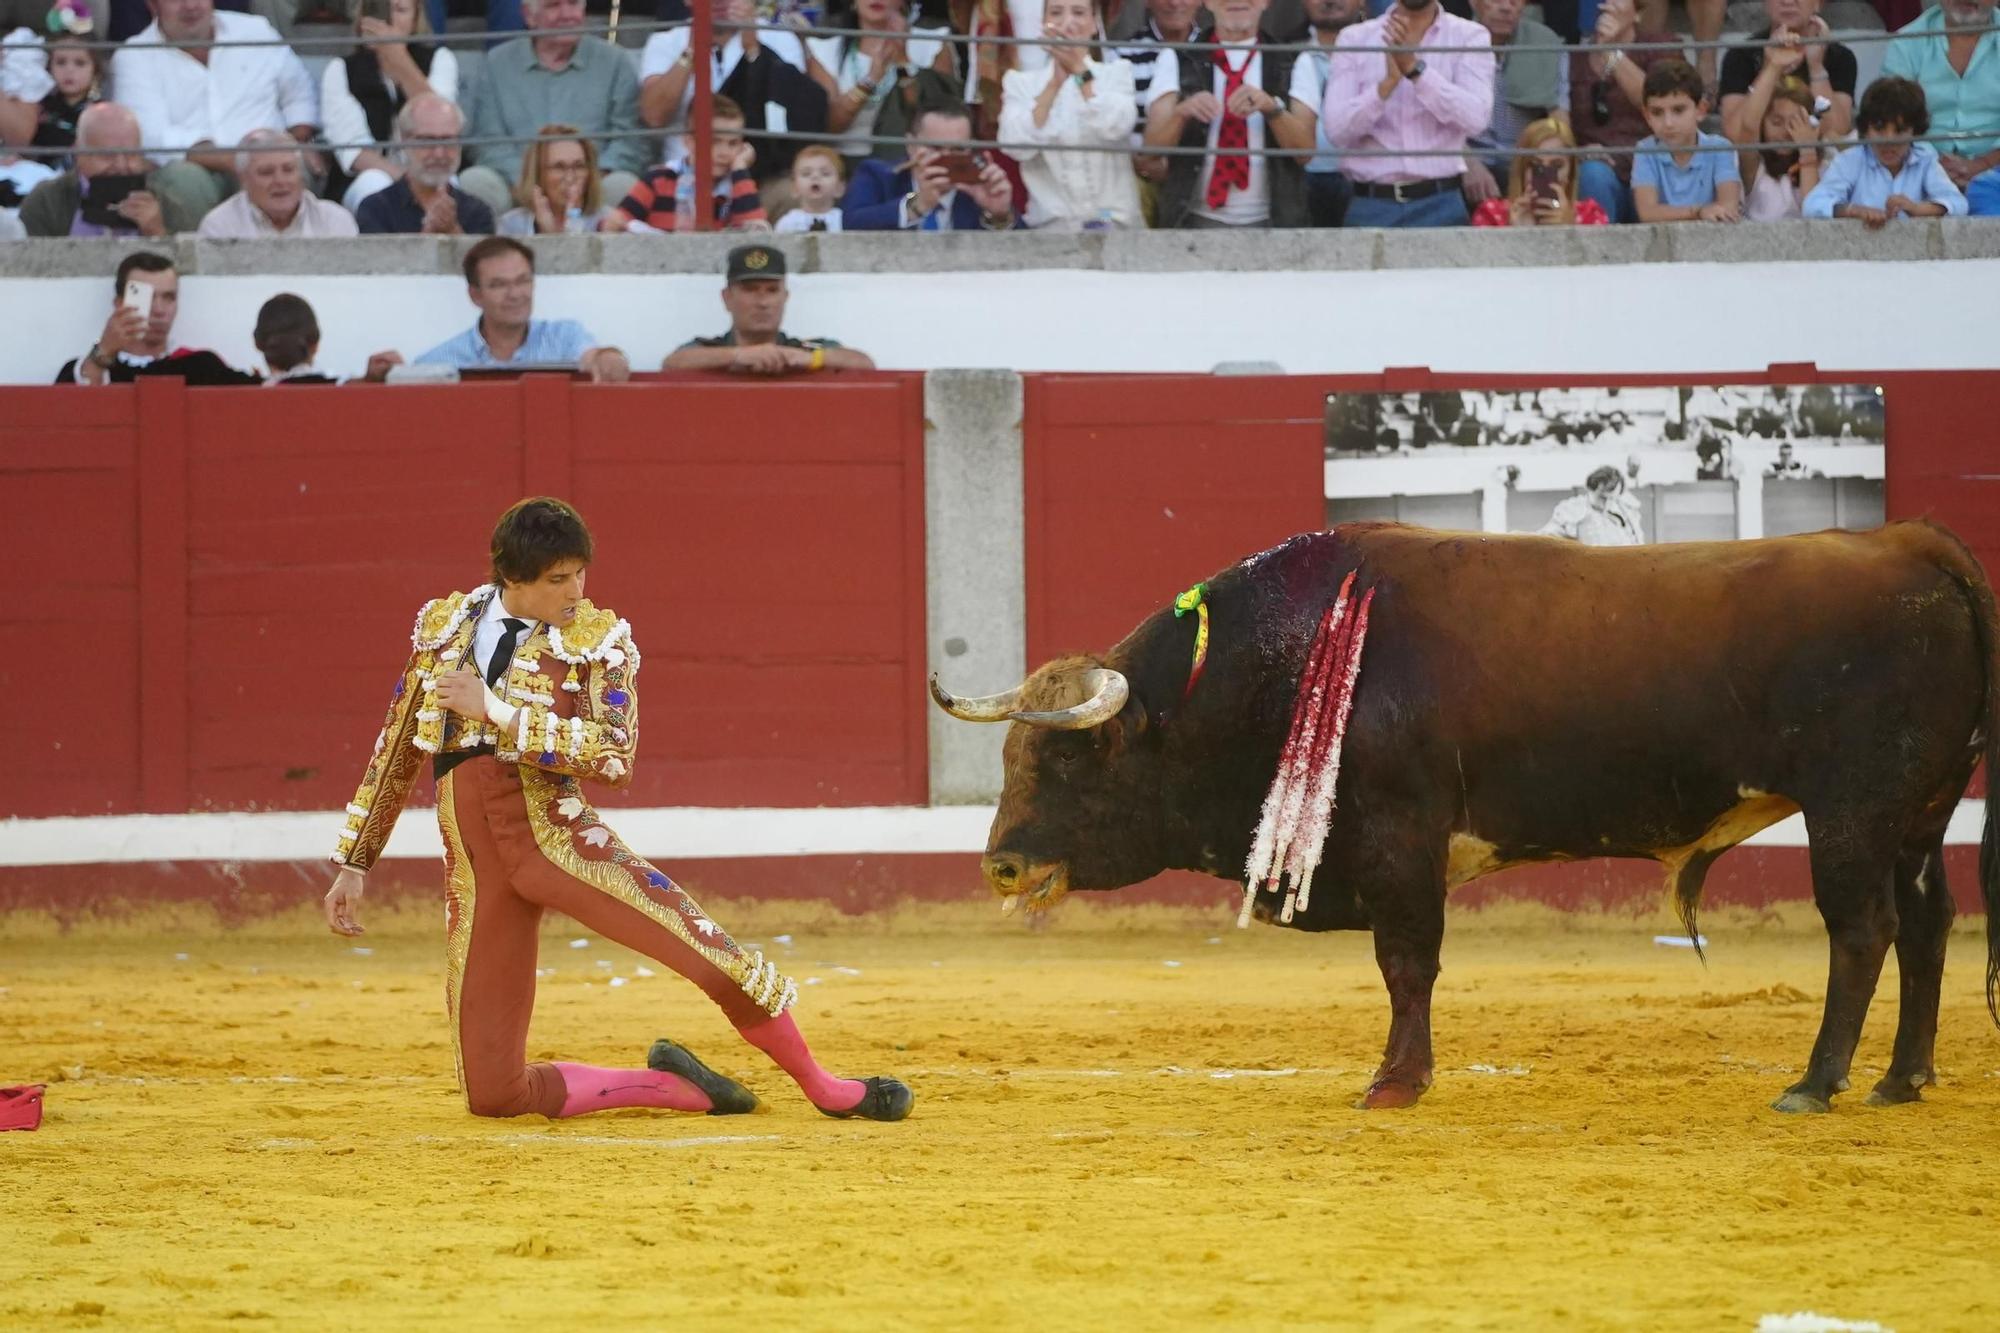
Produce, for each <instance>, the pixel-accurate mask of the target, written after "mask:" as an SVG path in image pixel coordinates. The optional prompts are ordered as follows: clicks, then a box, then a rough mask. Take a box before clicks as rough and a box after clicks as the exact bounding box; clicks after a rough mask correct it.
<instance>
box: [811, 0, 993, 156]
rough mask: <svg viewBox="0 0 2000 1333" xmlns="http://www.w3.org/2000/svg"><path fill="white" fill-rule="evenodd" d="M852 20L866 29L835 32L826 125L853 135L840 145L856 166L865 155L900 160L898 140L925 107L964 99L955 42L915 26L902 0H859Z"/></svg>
mask: <svg viewBox="0 0 2000 1333" xmlns="http://www.w3.org/2000/svg"><path fill="white" fill-rule="evenodd" d="M851 26H853V27H855V28H858V29H861V30H862V31H863V32H864V33H865V34H866V35H865V36H862V37H841V38H837V39H835V45H834V48H833V58H832V62H831V65H830V67H829V69H828V73H830V74H831V76H832V84H831V86H830V87H829V88H828V90H827V91H828V102H827V109H826V127H827V129H828V130H829V131H830V132H831V133H834V134H844V135H846V136H847V137H846V138H845V139H843V140H841V142H840V144H839V147H840V151H841V154H842V155H843V156H844V157H846V158H847V164H848V170H849V172H850V173H852V172H853V170H854V167H855V164H856V163H858V162H859V161H860V160H861V159H862V158H864V157H878V158H881V159H883V160H884V161H888V162H894V161H896V160H898V159H899V158H900V157H901V156H902V154H901V152H900V150H899V149H898V147H897V144H896V140H897V139H899V138H902V137H905V136H907V135H909V134H912V133H914V132H915V131H914V129H913V128H912V125H913V122H914V121H915V120H916V119H917V117H918V115H919V114H920V112H921V110H922V108H924V107H928V106H942V105H945V104H946V103H947V102H949V103H954V104H959V105H963V104H964V101H965V96H964V86H963V85H962V84H961V83H960V82H959V80H958V72H957V66H956V64H955V63H954V62H953V60H952V54H951V48H950V47H949V46H947V45H945V43H943V42H941V41H938V40H936V38H935V37H927V36H919V35H918V34H916V33H913V32H911V31H910V23H909V20H908V19H907V18H906V17H905V16H904V14H903V13H902V12H900V10H899V7H898V5H897V3H896V0H855V4H854V10H853V18H852V23H851ZM871 135H872V136H879V137H881V138H882V139H884V140H885V142H883V143H881V144H875V143H871V142H869V138H870V136H871ZM968 137H969V136H968Z"/></svg>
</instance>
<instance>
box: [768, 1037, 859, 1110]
mask: <svg viewBox="0 0 2000 1333" xmlns="http://www.w3.org/2000/svg"><path fill="white" fill-rule="evenodd" d="M737 1031H738V1032H740V1033H742V1034H743V1040H745V1041H747V1042H749V1043H750V1044H751V1045H752V1046H755V1047H756V1048H757V1049H758V1050H760V1051H762V1052H763V1053H764V1054H766V1055H768V1056H770V1057H771V1058H772V1059H773V1060H775V1061H777V1064H778V1068H780V1069H782V1070H784V1071H785V1072H786V1073H787V1074H790V1075H791V1076H792V1081H793V1082H794V1083H797V1084H798V1085H799V1089H800V1090H801V1091H802V1092H804V1093H805V1095H806V1096H807V1097H809V1098H811V1099H812V1104H813V1105H814V1106H818V1107H821V1108H823V1109H825V1110H828V1111H851V1110H853V1109H854V1107H855V1105H856V1104H857V1103H859V1102H860V1100H861V1098H862V1096H863V1094H865V1093H866V1092H867V1091H868V1087H867V1085H866V1084H864V1083H861V1082H860V1081H858V1080H856V1079H851V1078H835V1077H834V1076H833V1075H832V1074H829V1073H827V1072H826V1071H825V1070H824V1069H821V1068H820V1067H819V1062H818V1061H816V1060H814V1059H813V1056H812V1052H811V1051H809V1050H807V1049H806V1039H805V1035H804V1034H803V1033H801V1032H800V1031H799V1025H798V1024H797V1023H794V1022H793V1021H792V1016H791V1015H790V1014H788V1013H787V1014H780V1015H778V1017H776V1018H772V1019H767V1020H765V1021H764V1022H761V1023H753V1024H752V1025H750V1026H749V1027H745V1028H738V1029H737Z"/></svg>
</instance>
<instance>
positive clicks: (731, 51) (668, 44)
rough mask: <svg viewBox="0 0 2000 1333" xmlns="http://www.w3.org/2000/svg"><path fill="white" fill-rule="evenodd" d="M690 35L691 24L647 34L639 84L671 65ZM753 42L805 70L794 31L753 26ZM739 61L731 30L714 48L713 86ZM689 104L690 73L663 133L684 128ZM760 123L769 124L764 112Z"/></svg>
mask: <svg viewBox="0 0 2000 1333" xmlns="http://www.w3.org/2000/svg"><path fill="white" fill-rule="evenodd" d="M718 35H720V34H718ZM693 39H694V38H693V29H692V28H670V29H668V30H667V31H665V32H656V33H654V34H653V35H652V36H651V37H648V38H647V39H646V49H645V50H644V51H642V52H640V54H639V82H640V83H641V84H643V83H645V82H646V80H647V79H650V78H652V77H654V76H655V75H658V74H665V73H667V72H668V71H669V70H671V69H673V67H674V62H675V61H677V60H679V59H680V58H681V56H682V55H684V54H685V53H686V52H687V49H688V43H689V42H691V41H692V40H693ZM757 45H759V46H761V47H763V48H764V49H765V50H766V51H769V52H770V53H771V54H772V55H774V56H776V57H777V58H778V59H780V60H782V61H784V62H785V63H786V64H787V65H790V66H791V67H792V68H794V69H796V70H798V71H799V73H801V74H804V73H806V72H807V70H806V48H805V43H803V42H801V41H800V40H799V36H798V34H797V33H795V32H788V31H787V30H785V29H784V28H764V27H760V28H758V29H757ZM742 63H743V39H742V38H741V37H739V36H737V35H736V34H735V33H731V34H729V40H728V41H726V42H724V43H722V44H721V45H720V46H717V47H716V48H715V75H714V78H715V87H716V88H717V89H718V90H719V89H720V88H721V87H722V85H723V83H724V82H726V81H727V80H728V78H729V76H730V75H731V74H734V73H735V72H736V67H737V66H738V65H740V64H742ZM693 105H694V76H693V74H692V73H690V74H689V75H688V81H687V86H686V87H685V88H683V89H681V104H680V105H679V106H678V107H676V108H674V114H673V116H672V117H671V118H670V119H669V120H668V121H667V125H666V133H668V134H681V133H684V132H685V131H686V130H687V119H688V109H689V108H690V107H692V106H693ZM779 119H780V120H781V121H782V120H783V119H784V117H783V116H782V115H780V117H779ZM764 123H765V124H766V125H769V124H770V120H769V113H768V112H766V120H765V122H764ZM775 128H778V129H783V128H784V126H783V125H782V124H780V125H778V126H776V127H775Z"/></svg>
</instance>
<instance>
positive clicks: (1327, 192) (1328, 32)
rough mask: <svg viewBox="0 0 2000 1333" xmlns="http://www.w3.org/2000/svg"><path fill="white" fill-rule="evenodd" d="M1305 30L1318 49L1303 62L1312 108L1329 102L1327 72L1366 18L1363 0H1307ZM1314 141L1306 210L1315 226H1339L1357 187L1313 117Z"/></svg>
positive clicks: (1321, 122)
mask: <svg viewBox="0 0 2000 1333" xmlns="http://www.w3.org/2000/svg"><path fill="white" fill-rule="evenodd" d="M1305 14H1306V30H1307V31H1308V32H1310V33H1311V34H1312V40H1313V44H1314V45H1315V47H1316V48H1317V49H1316V50H1312V51H1308V52H1306V55H1305V59H1304V61H1303V62H1302V63H1304V64H1307V65H1310V66H1311V67H1312V71H1313V76H1314V77H1315V78H1316V79H1318V80H1319V90H1318V91H1317V92H1316V93H1315V94H1314V96H1313V98H1312V100H1311V101H1310V102H1309V103H1307V105H1309V106H1313V107H1318V106H1319V105H1320V104H1321V103H1322V102H1324V101H1325V100H1326V76H1327V70H1328V69H1329V67H1331V65H1332V64H1333V49H1334V47H1335V45H1337V44H1338V43H1339V41H1340V34H1341V32H1342V31H1344V30H1345V29H1347V28H1349V27H1352V26H1353V25H1354V24H1356V23H1359V22H1361V20H1362V19H1363V18H1364V17H1365V16H1366V15H1367V6H1366V4H1365V3H1364V2H1363V0H1305ZM1313 119H1314V122H1315V123H1314V125H1313V142H1314V144H1315V146H1316V147H1317V148H1318V149H1319V152H1318V153H1316V154H1315V155H1314V156H1313V158H1312V160H1311V161H1309V162H1307V163H1306V211H1307V213H1308V214H1309V215H1310V216H1311V218H1312V225H1313V226H1315V227H1338V226H1340V225H1341V224H1342V223H1343V222H1345V221H1346V220H1347V201H1348V200H1350V199H1352V198H1353V197H1354V188H1353V186H1352V185H1350V184H1349V183H1348V180H1347V177H1346V176H1344V175H1342V174H1341V171H1340V150H1339V149H1337V148H1335V147H1334V144H1333V140H1331V139H1329V138H1327V137H1326V120H1325V118H1324V117H1321V116H1314V118H1313Z"/></svg>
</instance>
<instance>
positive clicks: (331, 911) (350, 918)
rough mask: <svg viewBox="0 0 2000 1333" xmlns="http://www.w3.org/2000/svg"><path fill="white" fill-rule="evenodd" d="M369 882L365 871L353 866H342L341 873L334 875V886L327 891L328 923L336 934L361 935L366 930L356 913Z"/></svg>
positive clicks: (328, 926) (329, 927)
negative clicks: (363, 928)
mask: <svg viewBox="0 0 2000 1333" xmlns="http://www.w3.org/2000/svg"><path fill="white" fill-rule="evenodd" d="M366 883H367V877H366V875H365V874H364V872H362V871H359V870H356V869H355V868H354V867H353V866H342V867H341V868H340V873H339V874H338V875H335V876H334V877H333V887H332V888H330V889H328V890H327V891H326V903H325V906H326V924H327V928H328V929H330V930H332V931H333V933H334V934H336V935H360V934H363V933H364V932H363V931H362V928H361V921H360V919H359V918H358V917H356V916H355V913H356V912H357V911H358V910H359V909H360V907H361V890H362V887H363V886H364V885H365V884H366Z"/></svg>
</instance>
